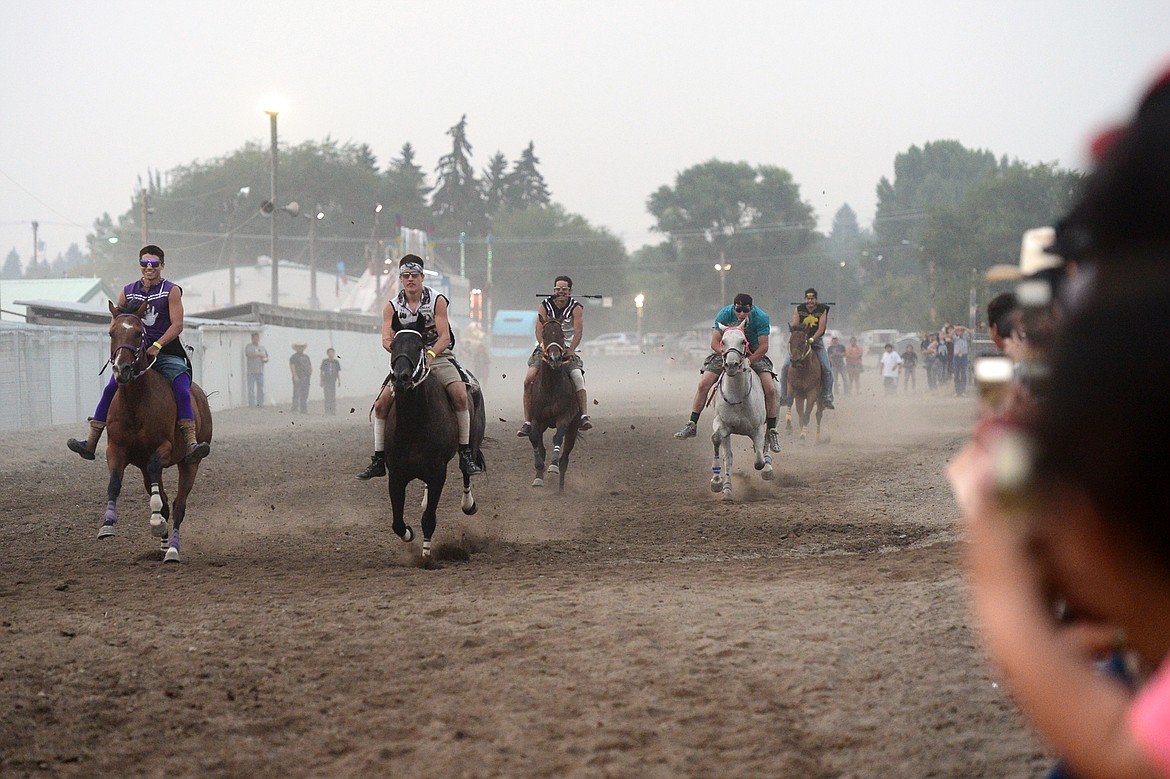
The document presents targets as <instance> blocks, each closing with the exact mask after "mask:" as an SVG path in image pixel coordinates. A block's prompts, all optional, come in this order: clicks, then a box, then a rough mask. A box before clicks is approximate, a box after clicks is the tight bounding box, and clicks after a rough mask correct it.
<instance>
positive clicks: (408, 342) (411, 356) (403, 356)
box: [390, 330, 429, 395]
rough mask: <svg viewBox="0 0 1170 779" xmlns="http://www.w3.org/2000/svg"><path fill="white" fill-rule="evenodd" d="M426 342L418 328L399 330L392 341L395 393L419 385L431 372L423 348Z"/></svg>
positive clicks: (391, 369) (392, 373)
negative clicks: (424, 357)
mask: <svg viewBox="0 0 1170 779" xmlns="http://www.w3.org/2000/svg"><path fill="white" fill-rule="evenodd" d="M425 343H426V342H425V341H424V340H423V336H422V333H420V332H418V331H417V330H399V331H398V332H397V333H395V334H394V340H393V341H391V342H390V374H391V375H392V376H393V377H394V394H396V395H401V394H402V393H403V392H406V391H407V390H409V389H411V388H412V387H417V386H418V385H419V384H421V383H422V381H423V379H425V378H426V377H427V375H428V373H429V371H428V370H427V367H426V360H424V359H423V348H424V344H425Z"/></svg>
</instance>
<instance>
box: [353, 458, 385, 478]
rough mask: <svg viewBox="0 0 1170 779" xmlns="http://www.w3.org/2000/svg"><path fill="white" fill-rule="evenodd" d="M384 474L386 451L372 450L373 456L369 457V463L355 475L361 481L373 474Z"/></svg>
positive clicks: (372, 476) (371, 476)
mask: <svg viewBox="0 0 1170 779" xmlns="http://www.w3.org/2000/svg"><path fill="white" fill-rule="evenodd" d="M385 475H386V453H385V452H374V456H373V457H371V458H370V464H369V465H367V466H366V469H365V470H364V471H362V472H361V473H359V474H358V475H357V477H358V478H359V479H361V480H362V481H365V480H366V479H372V478H374V477H375V476H385Z"/></svg>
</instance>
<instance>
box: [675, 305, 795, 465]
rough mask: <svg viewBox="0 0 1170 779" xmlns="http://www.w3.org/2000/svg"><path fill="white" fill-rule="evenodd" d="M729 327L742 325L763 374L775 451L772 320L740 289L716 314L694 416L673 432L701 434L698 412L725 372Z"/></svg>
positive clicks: (777, 439) (677, 435) (687, 435)
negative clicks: (725, 332)
mask: <svg viewBox="0 0 1170 779" xmlns="http://www.w3.org/2000/svg"><path fill="white" fill-rule="evenodd" d="M726 327H742V328H743V332H744V335H745V336H747V342H748V351H749V354H748V356H747V361H748V364H749V365H751V367H752V370H754V371H755V372H756V373H758V374H759V375H760V384H761V385H762V386H763V388H764V407H765V409H766V410H767V417H768V432H767V442H768V448H769V449H771V450H772V451H773V452H779V451H780V437H779V436H778V435H777V434H776V412H777V410H778V405H777V403H776V373H775V370H774V368H773V366H772V361H771V360H770V359H768V357H767V353H768V334H769V332H770V331H771V329H772V321H771V320H770V319H769V318H768V315H767V314H765V313H764V312H763V310H762V309H760V308H759V307H758V306H756V305H754V304H753V303H752V296H751V295H748V294H746V293H743V292H741V293H739V294H738V295H736V296H735V300H734V301H733V302H732V304H731V305H730V306H724V307H723V308H722V309H720V311H719V313H718V314H716V315H715V325H714V327H712V328H711V354H710V355H708V357H707V359H706V360H704V361H703V369H702V376H701V377H700V378H699V388H698V389H697V390H696V391H695V400H694V402H693V403H692V404H691V419H690V421H689V422H687V423H686V424H685V425H683V429H682V430H679V431H678V432H677V433H675V434H674V437H675V438H678V439H683V438H694V437H695V436H696V435H697V434H698V425H699V415H700V414H701V413H702V412H703V406H704V405H706V403H707V394H708V393H709V392H710V391H711V387H712V386H714V384H715V381H716V380H717V379H718V378H719V374H721V373H722V372H723V353H722V350H723V329H724V328H726Z"/></svg>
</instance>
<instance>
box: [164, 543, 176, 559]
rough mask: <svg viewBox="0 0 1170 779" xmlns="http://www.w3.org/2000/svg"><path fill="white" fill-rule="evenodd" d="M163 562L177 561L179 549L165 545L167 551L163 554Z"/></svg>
mask: <svg viewBox="0 0 1170 779" xmlns="http://www.w3.org/2000/svg"><path fill="white" fill-rule="evenodd" d="M163 562H164V563H177V562H179V550H178V549H175V547H173V546H169V547H167V553H166V554H165V555H163Z"/></svg>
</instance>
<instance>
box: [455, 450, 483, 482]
mask: <svg viewBox="0 0 1170 779" xmlns="http://www.w3.org/2000/svg"><path fill="white" fill-rule="evenodd" d="M459 470H461V471H463V472H464V473H465V474H467V475H468V476H475V475H477V474H480V473H483V468H481V467H479V463H477V462H476V461H475V454H474V453H473V452H472V450H471V444H463V445H461V446H460V447H459Z"/></svg>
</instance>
